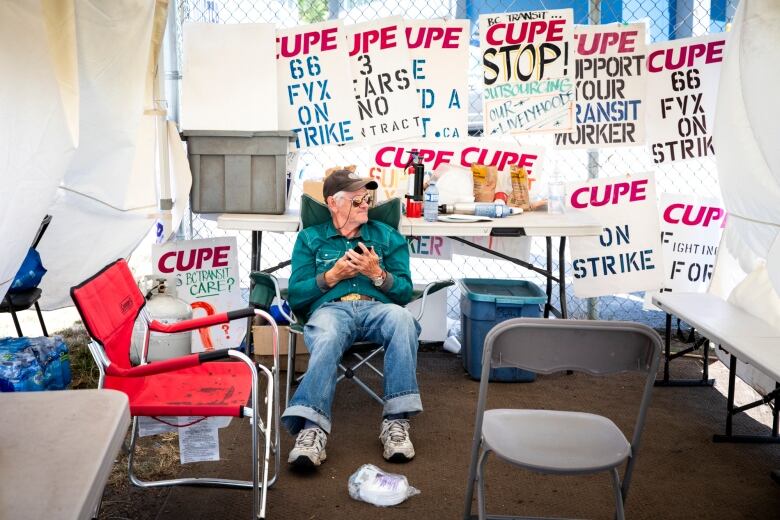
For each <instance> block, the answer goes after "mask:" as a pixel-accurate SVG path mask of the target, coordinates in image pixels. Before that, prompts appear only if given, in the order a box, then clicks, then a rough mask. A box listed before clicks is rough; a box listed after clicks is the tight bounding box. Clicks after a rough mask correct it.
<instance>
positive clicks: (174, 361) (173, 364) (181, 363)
mask: <svg viewBox="0 0 780 520" xmlns="http://www.w3.org/2000/svg"><path fill="white" fill-rule="evenodd" d="M200 364H201V357H200V354H188V355H186V356H180V357H175V358H171V359H165V360H163V361H155V362H154V363H147V364H146V365H138V366H136V367H130V368H120V367H118V366H116V365H115V364H113V363H111V364H110V365H108V366H107V367H106V375H109V376H119V377H145V376H152V375H155V374H162V373H164V372H173V371H175V370H181V369H182V368H189V367H194V366H198V365H200Z"/></svg>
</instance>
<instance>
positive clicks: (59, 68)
mask: <svg viewBox="0 0 780 520" xmlns="http://www.w3.org/2000/svg"><path fill="white" fill-rule="evenodd" d="M167 12H168V1H167V0H158V1H155V0H117V1H112V2H104V1H100V0H63V1H59V0H58V1H54V0H42V1H41V2H29V1H21V0H20V1H18V2H17V1H11V2H10V3H7V2H6V3H3V4H2V5H0V40H2V41H5V42H6V45H3V48H9V47H16V48H17V49H19V51H18V52H16V53H13V54H10V53H7V52H3V53H0V70H2V71H3V72H5V74H3V77H4V78H8V79H6V80H4V82H3V85H2V86H0V107H2V108H0V119H2V120H3V121H13V124H11V125H8V124H4V125H2V127H0V128H2V129H1V130H0V136H3V137H6V135H7V137H6V138H4V139H3V140H2V142H0V149H2V152H0V157H7V158H9V159H8V161H7V162H6V163H5V164H3V163H0V165H1V169H2V171H1V173H2V176H0V186H1V187H2V189H1V190H0V193H2V195H0V197H1V198H2V204H0V217H2V218H1V219H0V230H1V232H2V235H0V236H2V237H3V240H4V241H5V243H6V244H10V248H6V250H5V251H4V254H3V255H2V258H1V259H0V297H2V296H3V295H4V294H5V291H6V290H7V287H8V285H9V284H10V281H11V280H12V279H13V276H14V274H15V273H16V270H17V269H18V267H19V265H20V264H21V262H22V259H23V258H24V256H25V254H26V251H27V248H28V247H29V245H30V242H31V240H32V237H33V235H34V234H35V230H36V229H37V227H38V225H39V223H40V221H41V219H42V218H43V216H44V215H45V214H47V213H48V214H51V215H52V222H51V225H50V226H49V229H48V230H47V232H46V235H45V236H44V239H43V240H42V241H41V243H40V245H39V246H38V250H39V251H40V253H41V256H42V258H43V263H44V265H45V266H46V268H47V269H48V273H47V275H46V276H45V277H44V280H43V282H42V284H41V288H42V289H43V297H42V299H41V303H42V306H43V307H44V308H45V309H55V308H59V307H64V306H69V305H71V304H72V303H71V301H70V296H69V294H68V290H69V288H70V287H71V286H72V285H75V284H77V283H78V282H80V281H82V280H84V279H85V278H87V277H88V276H90V275H92V274H94V273H95V272H96V271H98V270H99V269H100V268H101V267H102V266H103V265H105V264H107V263H108V262H110V261H112V260H115V259H116V258H119V257H126V256H128V255H129V254H130V253H131V252H132V251H133V249H134V248H135V247H136V246H137V245H138V243H139V242H140V241H141V240H142V239H143V237H144V236H145V235H147V233H148V232H149V229H150V228H151V226H152V224H153V223H154V222H155V220H156V219H157V218H159V217H160V212H159V211H158V209H157V208H158V199H159V194H158V187H157V177H158V176H160V175H159V173H160V172H159V169H160V168H159V165H160V164H168V163H169V162H171V163H174V164H176V165H181V164H182V162H181V161H180V160H176V161H167V160H166V161H160V155H161V154H163V153H164V154H167V153H168V151H167V150H166V149H165V146H164V145H165V143H168V142H170V144H171V145H172V146H174V145H175V144H178V146H181V145H180V143H178V139H177V137H176V135H175V132H173V135H171V132H170V131H169V128H168V125H167V124H166V123H165V121H164V117H165V112H164V111H160V110H159V107H160V105H161V104H160V103H155V101H156V99H155V98H158V96H156V95H154V92H155V91H158V92H159V91H160V90H161V89H155V88H154V87H155V86H156V85H158V84H159V79H158V80H157V81H156V80H155V78H156V77H157V78H159V76H157V75H156V73H157V69H158V67H157V64H158V60H157V57H158V55H159V50H160V45H161V42H162V36H163V33H164V30H165V20H166V15H167ZM49 21H52V22H50V23H47V22H49ZM55 22H56V23H55ZM6 26H7V27H6ZM14 56H23V57H24V59H17V60H15V61H13V58H14ZM7 60H12V61H7ZM17 61H18V63H17ZM31 85H32V86H35V88H31ZM158 99H159V98H158ZM4 112H10V113H8V114H7V117H5V116H6V114H5V113H4ZM172 139H173V140H172ZM74 150H75V151H74ZM176 154H177V156H179V155H180V150H176ZM184 168H185V169H186V164H185V165H184ZM168 175H169V172H165V174H164V175H162V176H161V177H163V178H167V177H168ZM183 175H184V177H185V179H181V180H179V181H178V182H176V183H174V184H175V185H176V186H177V187H179V188H181V189H180V190H179V191H180V192H183V193H184V196H183V197H182V196H179V197H176V198H177V199H179V200H178V202H183V203H186V195H187V194H188V192H189V181H188V180H187V179H186V177H187V176H189V171H188V170H186V171H185V172H184V173H183ZM175 213H177V214H178V215H181V213H182V212H181V211H180V210H179V211H175Z"/></svg>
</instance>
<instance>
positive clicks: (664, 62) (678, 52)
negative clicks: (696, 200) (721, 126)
mask: <svg viewBox="0 0 780 520" xmlns="http://www.w3.org/2000/svg"><path fill="white" fill-rule="evenodd" d="M725 48H726V36H725V34H711V35H708V36H699V37H697V38H686V39H684V40H675V41H671V42H664V43H657V44H653V45H650V46H648V49H647V106H648V109H647V144H648V146H649V147H650V151H651V153H652V154H653V162H655V163H656V164H659V163H667V162H673V161H682V160H685V159H693V158H698V157H707V156H710V155H713V154H714V153H715V149H714V148H713V146H712V126H713V123H714V121H715V102H716V97H717V94H718V80H719V78H720V67H721V62H722V61H723V52H724V50H725Z"/></svg>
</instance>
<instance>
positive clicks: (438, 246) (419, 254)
mask: <svg viewBox="0 0 780 520" xmlns="http://www.w3.org/2000/svg"><path fill="white" fill-rule="evenodd" d="M406 241H407V242H408V243H409V255H410V256H412V257H413V258H427V259H431V260H451V259H452V242H451V241H450V240H449V239H447V238H446V237H440V236H419V237H406Z"/></svg>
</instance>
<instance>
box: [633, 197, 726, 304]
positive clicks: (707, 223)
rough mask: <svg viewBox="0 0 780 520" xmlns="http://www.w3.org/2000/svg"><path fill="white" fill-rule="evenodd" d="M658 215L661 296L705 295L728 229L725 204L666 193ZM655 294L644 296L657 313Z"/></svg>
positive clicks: (714, 200) (662, 198)
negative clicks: (660, 253)
mask: <svg viewBox="0 0 780 520" xmlns="http://www.w3.org/2000/svg"><path fill="white" fill-rule="evenodd" d="M659 214H660V216H661V251H662V253H663V258H664V267H665V272H664V281H663V286H662V287H661V292H671V291H679V292H704V291H706V290H707V288H708V287H709V285H710V279H711V278H712V271H713V269H714V267H715V257H716V256H717V254H718V244H720V236H721V234H722V233H723V227H724V226H725V225H726V210H725V208H724V207H723V204H722V203H721V202H720V201H719V200H717V199H701V198H699V197H696V196H691V195H675V194H669V193H663V194H662V195H661V203H660V211H659ZM653 294H654V293H650V292H648V293H646V294H645V308H652V309H655V306H654V305H652V303H651V298H652V296H653Z"/></svg>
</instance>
